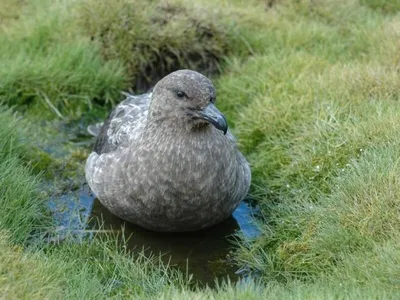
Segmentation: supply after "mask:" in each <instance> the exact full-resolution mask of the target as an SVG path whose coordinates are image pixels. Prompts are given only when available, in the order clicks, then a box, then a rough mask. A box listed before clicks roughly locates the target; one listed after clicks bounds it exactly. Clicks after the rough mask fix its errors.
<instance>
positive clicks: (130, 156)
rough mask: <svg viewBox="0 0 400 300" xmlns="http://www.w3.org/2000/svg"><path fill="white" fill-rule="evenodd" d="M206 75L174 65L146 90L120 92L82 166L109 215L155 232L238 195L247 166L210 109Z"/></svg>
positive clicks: (202, 221) (210, 213)
mask: <svg viewBox="0 0 400 300" xmlns="http://www.w3.org/2000/svg"><path fill="white" fill-rule="evenodd" d="M215 103H216V89H215V87H214V85H213V83H212V82H211V80H210V79H208V78H207V77H206V76H204V75H202V74H201V73H198V72H196V71H193V70H178V71H175V72H172V73H170V74H168V75H167V76H165V77H164V78H162V79H161V80H160V81H159V82H157V84H156V85H155V86H154V88H153V90H152V92H150V93H146V94H142V95H135V96H134V95H130V94H126V99H125V100H123V101H122V102H120V103H119V104H118V105H117V106H116V107H115V109H114V110H113V111H112V112H111V113H110V115H109V116H108V118H107V119H106V120H105V121H104V122H103V123H99V124H97V125H93V126H89V127H88V131H89V132H90V133H91V134H93V135H95V136H96V137H97V139H96V142H95V145H94V149H93V152H92V153H91V154H90V155H89V157H88V159H87V161H86V166H85V177H86V180H87V182H88V185H89V187H90V188H91V190H92V191H93V193H94V194H95V195H96V196H97V198H98V199H99V201H100V202H101V203H102V204H103V205H104V206H105V207H106V208H107V209H108V210H109V211H110V212H111V213H113V214H114V215H116V216H118V217H120V218H122V219H123V220H126V221H128V222H130V223H134V224H136V225H139V226H141V227H144V228H146V229H149V230H152V231H160V232H185V231H196V230H201V229H204V228H207V227H211V226H213V225H216V224H218V223H220V222H222V221H223V220H225V219H227V218H228V217H229V216H230V215H231V214H232V212H233V211H234V210H235V209H236V207H238V205H239V204H240V202H241V201H242V200H243V199H244V198H245V197H246V195H247V193H248V191H249V188H250V184H251V169H250V165H249V163H248V161H247V160H246V158H245V157H244V156H243V154H242V153H241V152H240V151H239V149H238V146H237V144H236V141H235V138H234V136H233V135H232V133H231V132H230V130H228V123H227V120H226V118H225V116H224V115H223V114H222V113H221V112H220V111H219V110H218V109H217V107H216V106H215Z"/></svg>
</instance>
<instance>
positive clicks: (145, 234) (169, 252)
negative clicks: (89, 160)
mask: <svg viewBox="0 0 400 300" xmlns="http://www.w3.org/2000/svg"><path fill="white" fill-rule="evenodd" d="M49 207H50V209H51V211H52V212H53V215H54V217H55V219H56V220H57V222H58V224H59V227H58V232H59V235H60V236H61V237H62V236H63V234H65V233H67V232H68V233H72V234H83V235H84V234H87V233H89V232H93V231H94V232H100V233H101V232H110V231H113V232H121V231H123V232H124V233H125V236H126V237H129V239H128V240H127V242H126V246H127V248H128V249H130V250H131V251H133V252H136V251H145V253H148V254H163V256H162V259H163V260H164V261H165V262H166V263H169V265H170V266H172V267H177V268H179V269H181V270H182V271H184V272H186V271H188V272H189V274H192V275H193V280H194V281H195V282H197V283H199V284H201V285H206V284H207V285H210V286H212V285H213V284H214V283H215V279H223V278H225V279H226V278H227V277H229V279H230V280H231V281H236V280H237V279H238V278H239V275H238V274H237V273H238V270H237V267H235V266H234V265H233V263H232V260H231V258H230V257H231V251H232V250H233V249H234V248H233V247H234V246H233V243H232V241H233V240H234V239H235V238H236V239H237V238H238V237H237V236H236V237H234V236H233V235H234V234H235V233H238V232H240V233H241V236H242V237H243V238H244V239H252V238H254V237H256V236H257V235H258V234H259V232H258V230H257V227H256V226H255V225H254V222H253V221H254V219H253V218H254V215H255V214H256V213H257V210H256V209H255V208H253V207H251V206H250V205H249V204H247V203H246V202H242V203H241V204H240V206H239V207H238V208H237V209H236V210H235V212H234V213H233V215H232V216H231V217H230V218H229V219H227V220H225V221H224V222H222V223H220V224H218V225H216V226H213V227H211V228H208V229H205V230H201V231H196V232H186V233H159V232H153V231H149V230H146V229H144V228H141V227H139V226H137V225H134V224H131V223H128V222H125V221H123V220H122V219H120V218H118V217H116V216H114V215H112V214H111V213H110V212H109V211H108V210H107V209H106V208H105V207H104V206H103V205H102V204H101V203H100V202H99V201H98V200H97V199H96V198H95V196H94V195H93V194H91V193H90V192H89V188H88V187H87V186H85V187H84V188H82V189H81V190H78V191H75V192H69V193H67V194H64V195H61V196H58V197H53V198H52V199H51V200H50V202H49Z"/></svg>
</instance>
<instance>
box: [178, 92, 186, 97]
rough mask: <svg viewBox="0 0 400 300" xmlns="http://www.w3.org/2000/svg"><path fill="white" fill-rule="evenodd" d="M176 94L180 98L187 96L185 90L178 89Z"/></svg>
mask: <svg viewBox="0 0 400 300" xmlns="http://www.w3.org/2000/svg"><path fill="white" fill-rule="evenodd" d="M176 96H177V97H178V98H183V97H185V96H186V94H185V93H184V92H182V91H177V92H176Z"/></svg>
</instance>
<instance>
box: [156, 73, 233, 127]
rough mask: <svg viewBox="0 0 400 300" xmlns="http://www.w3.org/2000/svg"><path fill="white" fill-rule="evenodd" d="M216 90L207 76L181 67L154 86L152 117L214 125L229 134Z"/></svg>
mask: <svg viewBox="0 0 400 300" xmlns="http://www.w3.org/2000/svg"><path fill="white" fill-rule="evenodd" d="M215 100H216V92H215V87H214V85H213V84H212V82H211V81H210V80H209V79H208V78H207V77H205V76H204V75H202V74H200V73H198V72H195V71H191V70H179V71H176V72H173V73H171V74H169V75H167V76H165V77H164V78H163V79H161V80H160V81H159V82H158V83H157V85H156V86H155V87H154V90H153V94H152V99H151V105H150V111H149V118H152V119H153V120H156V121H164V120H169V121H176V122H178V121H179V122H178V123H181V121H183V122H185V123H186V124H189V125H190V126H193V127H202V126H208V125H209V124H212V125H213V126H214V127H216V128H217V129H219V130H221V131H223V132H224V134H226V132H227V130H228V124H227V122H226V119H225V116H224V115H223V114H222V113H221V112H220V111H219V110H218V109H217V108H216V107H215V105H214V104H215Z"/></svg>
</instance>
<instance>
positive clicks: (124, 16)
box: [78, 0, 232, 90]
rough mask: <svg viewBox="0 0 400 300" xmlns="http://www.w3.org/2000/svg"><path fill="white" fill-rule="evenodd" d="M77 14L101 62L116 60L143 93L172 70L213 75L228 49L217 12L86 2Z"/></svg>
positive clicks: (175, 4) (185, 5)
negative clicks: (97, 49) (99, 55)
mask: <svg viewBox="0 0 400 300" xmlns="http://www.w3.org/2000/svg"><path fill="white" fill-rule="evenodd" d="M78 8H79V9H78V10H79V13H80V15H81V17H80V18H79V20H83V21H82V24H83V26H84V28H85V29H86V31H87V33H88V35H90V37H91V39H92V40H93V41H94V42H95V43H96V44H97V45H98V46H99V47H100V49H101V53H102V54H103V56H104V57H105V58H106V59H107V60H110V59H119V60H121V61H122V62H123V63H124V65H126V66H127V72H128V75H129V76H130V78H131V80H132V84H131V86H132V87H135V88H139V89H142V90H143V89H146V88H148V87H149V86H150V85H151V84H153V83H154V82H156V81H157V80H158V79H160V78H162V77H163V76H165V75H166V74H168V73H170V72H172V71H174V70H176V69H181V68H189V69H195V70H199V71H202V72H203V73H205V74H208V75H209V74H212V73H214V72H215V71H217V68H218V63H219V62H220V60H221V59H222V57H223V56H224V55H226V54H227V53H228V51H229V49H230V48H231V46H232V45H229V35H230V29H229V28H228V26H227V25H223V23H221V22H220V21H219V14H218V12H216V11H215V10H213V11H211V10H206V9H204V8H203V7H195V6H194V5H193V4H191V3H189V2H182V1H170V2H161V3H158V2H149V1H143V0H142V1H134V2H133V1H126V0H118V1H113V2H107V1H102V2H100V3H99V2H98V1H90V0H89V1H85V2H84V4H83V5H82V6H78Z"/></svg>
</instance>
